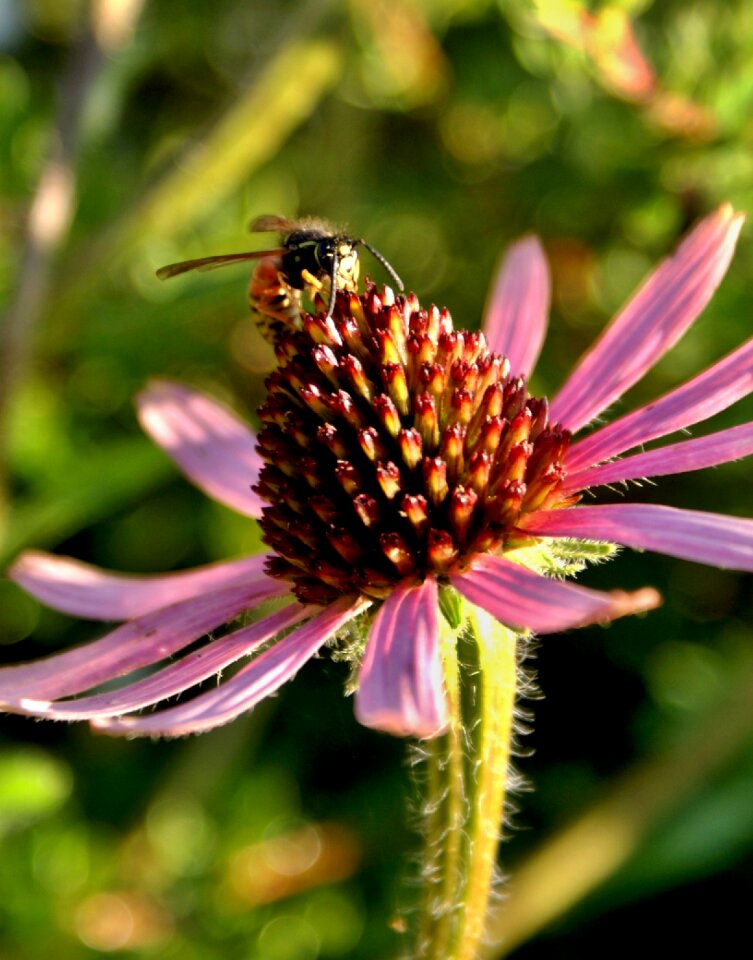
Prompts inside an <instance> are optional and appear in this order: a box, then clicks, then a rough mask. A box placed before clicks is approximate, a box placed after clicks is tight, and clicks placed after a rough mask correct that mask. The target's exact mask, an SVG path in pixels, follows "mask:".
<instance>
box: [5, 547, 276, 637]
mask: <svg viewBox="0 0 753 960" xmlns="http://www.w3.org/2000/svg"><path fill="white" fill-rule="evenodd" d="M265 560H266V557H264V556H262V555H260V556H255V557H243V558H242V559H240V560H231V561H229V562H226V563H212V564H209V565H207V566H205V567H197V568H196V569H194V570H186V571H183V572H181V573H168V574H165V575H163V576H148V577H146V576H143V577H142V576H133V575H129V574H120V573H112V572H110V571H108V570H102V569H100V568H99V567H94V566H91V565H90V564H88V563H81V562H80V561H79V560H72V559H71V558H69V557H57V556H54V555H53V554H51V553H41V552H38V551H35V550H31V551H28V552H27V553H24V554H22V555H21V556H20V557H19V558H18V560H16V562H15V564H14V565H13V566H12V567H11V568H10V570H9V571H8V573H7V576H8V577H10V579H11V580H15V582H16V583H18V584H19V585H20V586H22V587H23V588H24V590H26V591H27V592H28V593H30V594H31V595H32V596H34V597H36V598H37V600H39V601H40V602H41V603H44V604H46V605H47V606H48V607H52V608H53V609H55V610H61V611H62V612H63V613H69V614H71V615H72V616H75V617H85V618H87V619H90V620H130V619H132V618H133V617H140V616H142V615H143V614H145V613H150V612H151V611H152V610H159V608H160V607H166V606H168V604H171V603H177V602H178V601H179V600H188V599H189V598H190V597H195V596H197V595H198V594H201V593H207V592H209V591H210V590H218V589H220V588H222V587H232V586H234V585H236V584H237V585H241V584H246V585H248V586H252V585H253V586H255V587H258V588H259V589H260V590H261V589H263V588H264V587H265V586H266V587H267V589H268V591H269V595H270V596H275V595H276V594H278V593H280V592H281V588H280V585H279V582H277V581H275V580H272V579H271V578H270V577H267V576H266V574H265V573H264V571H263V569H262V568H263V566H264V562H265Z"/></svg>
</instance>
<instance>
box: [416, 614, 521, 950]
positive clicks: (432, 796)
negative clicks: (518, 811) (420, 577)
mask: <svg viewBox="0 0 753 960" xmlns="http://www.w3.org/2000/svg"><path fill="white" fill-rule="evenodd" d="M516 640H517V636H516V634H515V633H514V632H513V631H511V630H509V629H508V628H506V627H503V626H502V625H501V624H500V623H499V622H498V621H496V620H495V619H494V618H492V617H490V616H489V615H488V614H486V613H485V612H484V611H483V610H480V609H479V608H478V607H475V606H473V605H471V604H468V603H464V604H463V608H462V619H461V622H460V629H459V630H458V632H457V633H455V632H454V631H451V630H449V629H448V637H447V642H446V643H445V664H446V668H445V680H446V686H447V694H448V699H449V704H450V718H451V719H450V726H449V729H448V732H447V733H446V734H445V735H444V736H443V737H440V738H437V739H436V740H434V741H431V742H430V743H429V744H428V746H427V747H426V750H425V753H424V757H425V760H426V779H425V797H424V806H423V813H424V836H425V845H426V851H425V857H424V861H423V873H422V881H423V887H422V892H423V899H422V903H421V914H420V922H419V930H418V949H417V956H418V957H419V958H420V960H474V958H475V957H476V956H477V954H478V948H479V944H480V943H481V940H482V937H483V934H484V923H485V919H486V915H487V912H488V907H489V898H490V896H491V894H492V890H493V886H494V872H495V862H496V855H497V847H498V846H499V841H500V829H501V824H502V819H503V812H504V803H505V791H506V788H507V784H508V771H509V761H510V744H511V739H512V734H513V718H514V706H515V691H516V685H517V653H516Z"/></svg>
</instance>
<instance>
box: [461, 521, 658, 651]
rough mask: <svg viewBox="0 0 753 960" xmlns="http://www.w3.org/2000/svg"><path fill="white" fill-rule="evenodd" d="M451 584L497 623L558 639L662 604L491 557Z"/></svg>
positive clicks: (650, 593) (477, 560) (649, 596)
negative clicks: (562, 633)
mask: <svg viewBox="0 0 753 960" xmlns="http://www.w3.org/2000/svg"><path fill="white" fill-rule="evenodd" d="M561 512H562V513H565V512H571V511H564V510H563V511H561ZM450 581H451V583H452V585H453V586H454V587H455V588H456V589H457V590H458V591H459V592H460V593H462V594H463V596H464V597H466V599H468V600H470V601H471V603H475V604H476V606H479V607H483V609H484V610H486V611H488V612H489V613H490V614H491V615H492V616H493V617H496V618H497V620H499V621H501V622H502V623H505V624H507V625H508V626H511V627H516V628H517V629H519V630H532V631H533V632H534V633H558V632H559V631H560V630H568V629H570V627H582V626H585V625H586V624H589V623H597V622H603V621H607V620H615V619H617V617H624V616H627V615H628V614H631V613H638V612H639V611H641V610H650V609H651V608H652V607H655V606H657V605H658V604H659V603H660V602H661V598H660V597H659V594H658V593H657V592H656V590H653V589H652V588H651V587H645V588H644V589H643V590H637V591H635V592H634V593H625V592H623V591H621V590H613V591H610V592H609V593H601V592H600V591H598V590H589V589H588V588H586V587H577V586H575V585H574V584H572V583H565V582H564V581H562V580H553V579H551V578H550V577H543V576H541V575H540V574H538V573H534V572H533V571H531V570H527V569H526V568H525V567H521V566H520V565H519V564H517V563H513V562H512V561H511V560H506V559H505V558H504V557H496V556H492V555H490V554H479V555H478V556H476V557H474V558H473V559H472V561H471V563H470V565H469V566H468V567H467V569H465V570H463V571H462V572H460V571H458V572H456V573H453V574H451V575H450Z"/></svg>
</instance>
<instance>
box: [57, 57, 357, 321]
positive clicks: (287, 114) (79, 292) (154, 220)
mask: <svg viewBox="0 0 753 960" xmlns="http://www.w3.org/2000/svg"><path fill="white" fill-rule="evenodd" d="M341 69H342V57H341V54H340V51H339V50H338V47H337V46H336V45H335V44H333V43H329V42H326V41H320V40H298V41H295V42H293V43H291V44H290V45H289V46H286V47H284V48H283V49H282V50H280V51H279V52H278V53H277V54H276V55H275V56H274V57H273V59H272V60H271V62H270V63H269V64H268V65H267V67H266V69H265V70H264V71H263V72H262V73H261V75H260V76H259V77H257V78H256V79H255V81H254V82H253V83H251V85H250V86H248V87H245V88H244V89H243V90H242V91H241V93H240V94H239V96H238V97H237V99H236V100H234V101H233V102H232V103H231V104H230V105H229V107H228V108H227V109H226V110H225V112H224V113H223V114H222V115H221V116H220V117H219V119H218V120H217V121H216V123H215V124H214V126H213V127H212V129H211V130H210V131H209V132H208V133H207V134H206V135H205V136H204V137H202V138H201V139H200V140H198V141H196V142H195V143H193V144H191V145H190V146H189V147H188V148H187V149H186V150H185V151H183V152H182V153H181V155H180V156H179V157H178V159H177V160H176V162H175V163H174V164H173V165H172V166H171V168H170V170H169V171H168V172H167V173H166V174H165V175H164V176H163V177H162V178H161V179H160V180H159V181H158V182H157V183H156V184H155V185H154V186H153V187H151V188H150V189H148V190H147V192H146V194H145V196H143V197H142V198H141V200H140V201H138V200H137V201H136V202H135V203H134V204H133V206H132V208H130V209H129V210H128V211H127V212H126V213H125V215H124V216H123V217H122V218H121V220H120V221H118V222H116V223H115V224H114V225H113V226H112V227H111V228H110V229H109V230H107V231H106V232H105V235H104V236H100V237H98V238H97V239H96V240H95V241H94V242H93V243H92V244H91V245H90V246H89V251H88V256H87V257H86V265H85V267H84V268H83V269H82V270H81V271H72V272H70V273H69V274H68V275H67V277H66V278H65V279H64V280H63V281H62V283H61V286H60V289H59V291H58V298H57V301H58V302H57V310H58V311H61V315H64V316H65V317H66V323H67V322H68V319H70V320H71V322H72V323H74V324H75V323H76V320H75V314H76V313H77V311H79V310H80V309H81V305H82V302H83V301H84V300H85V299H86V298H87V297H89V296H90V295H91V287H92V284H96V282H97V278H98V277H101V276H102V275H103V273H102V267H103V265H104V264H106V263H108V262H111V261H113V260H116V259H117V258H119V257H123V256H127V255H128V254H132V253H133V252H134V250H135V249H138V248H139V247H140V246H142V245H143V244H144V243H146V242H148V241H149V240H150V239H153V238H155V237H175V236H177V235H179V234H180V233H181V231H185V230H186V229H188V228H189V227H191V226H192V225H194V224H195V223H196V222H197V221H198V220H199V219H200V218H201V217H202V216H203V215H205V214H208V213H210V212H211V211H212V210H213V209H215V208H216V207H217V206H218V205H219V204H220V203H221V202H222V201H223V200H224V199H226V198H227V197H228V196H232V195H233V194H234V193H236V192H237V191H238V189H239V188H240V187H241V186H243V184H244V183H245V182H246V181H247V180H248V179H249V178H250V177H251V176H252V174H254V173H255V172H256V171H257V170H258V169H259V167H261V166H262V165H263V164H264V163H266V162H267V161H269V160H271V159H272V158H273V157H274V156H275V154H276V153H277V152H278V151H279V150H280V149H281V147H282V145H283V144H284V142H285V141H286V140H287V139H288V137H289V136H290V135H291V133H292V132H293V131H294V130H296V129H297V128H298V127H299V126H300V124H301V123H303V122H304V121H305V120H307V119H308V118H309V117H310V116H311V114H312V113H313V112H314V110H315V109H316V107H317V105H318V104H319V103H320V101H321V99H322V97H324V96H325V94H326V93H327V92H328V91H329V90H330V88H331V87H332V85H333V84H334V83H335V82H336V80H337V78H338V76H339V74H340V70H341Z"/></svg>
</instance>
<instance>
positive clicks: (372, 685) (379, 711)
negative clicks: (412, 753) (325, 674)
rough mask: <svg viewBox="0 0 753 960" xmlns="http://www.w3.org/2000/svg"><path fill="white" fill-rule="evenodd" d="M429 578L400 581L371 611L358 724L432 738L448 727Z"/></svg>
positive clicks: (435, 602)
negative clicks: (375, 610)
mask: <svg viewBox="0 0 753 960" xmlns="http://www.w3.org/2000/svg"><path fill="white" fill-rule="evenodd" d="M438 615H439V608H438V598H437V584H436V581H435V580H434V578H433V577H429V578H427V579H426V580H425V581H424V582H423V583H422V584H421V585H420V586H418V587H409V586H399V587H397V588H396V589H395V590H393V592H392V593H391V594H390V596H389V597H388V598H387V600H385V601H384V603H383V604H382V606H381V608H380V610H379V613H378V614H377V615H376V618H375V620H374V623H373V626H372V628H371V632H370V634H369V640H368V644H367V646H366V655H365V657H364V661H363V665H362V666H361V671H360V674H359V677H358V691H357V692H356V705H355V713H356V719H357V720H358V721H359V723H362V724H364V726H367V727H374V728H376V729H377V730H385V731H386V732H387V733H392V734H394V735H395V736H398V737H421V738H423V737H434V736H436V735H437V734H439V733H441V732H442V731H443V730H444V729H445V727H446V726H447V701H446V699H445V692H444V685H443V682H442V661H441V659H440V653H439V621H438Z"/></svg>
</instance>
